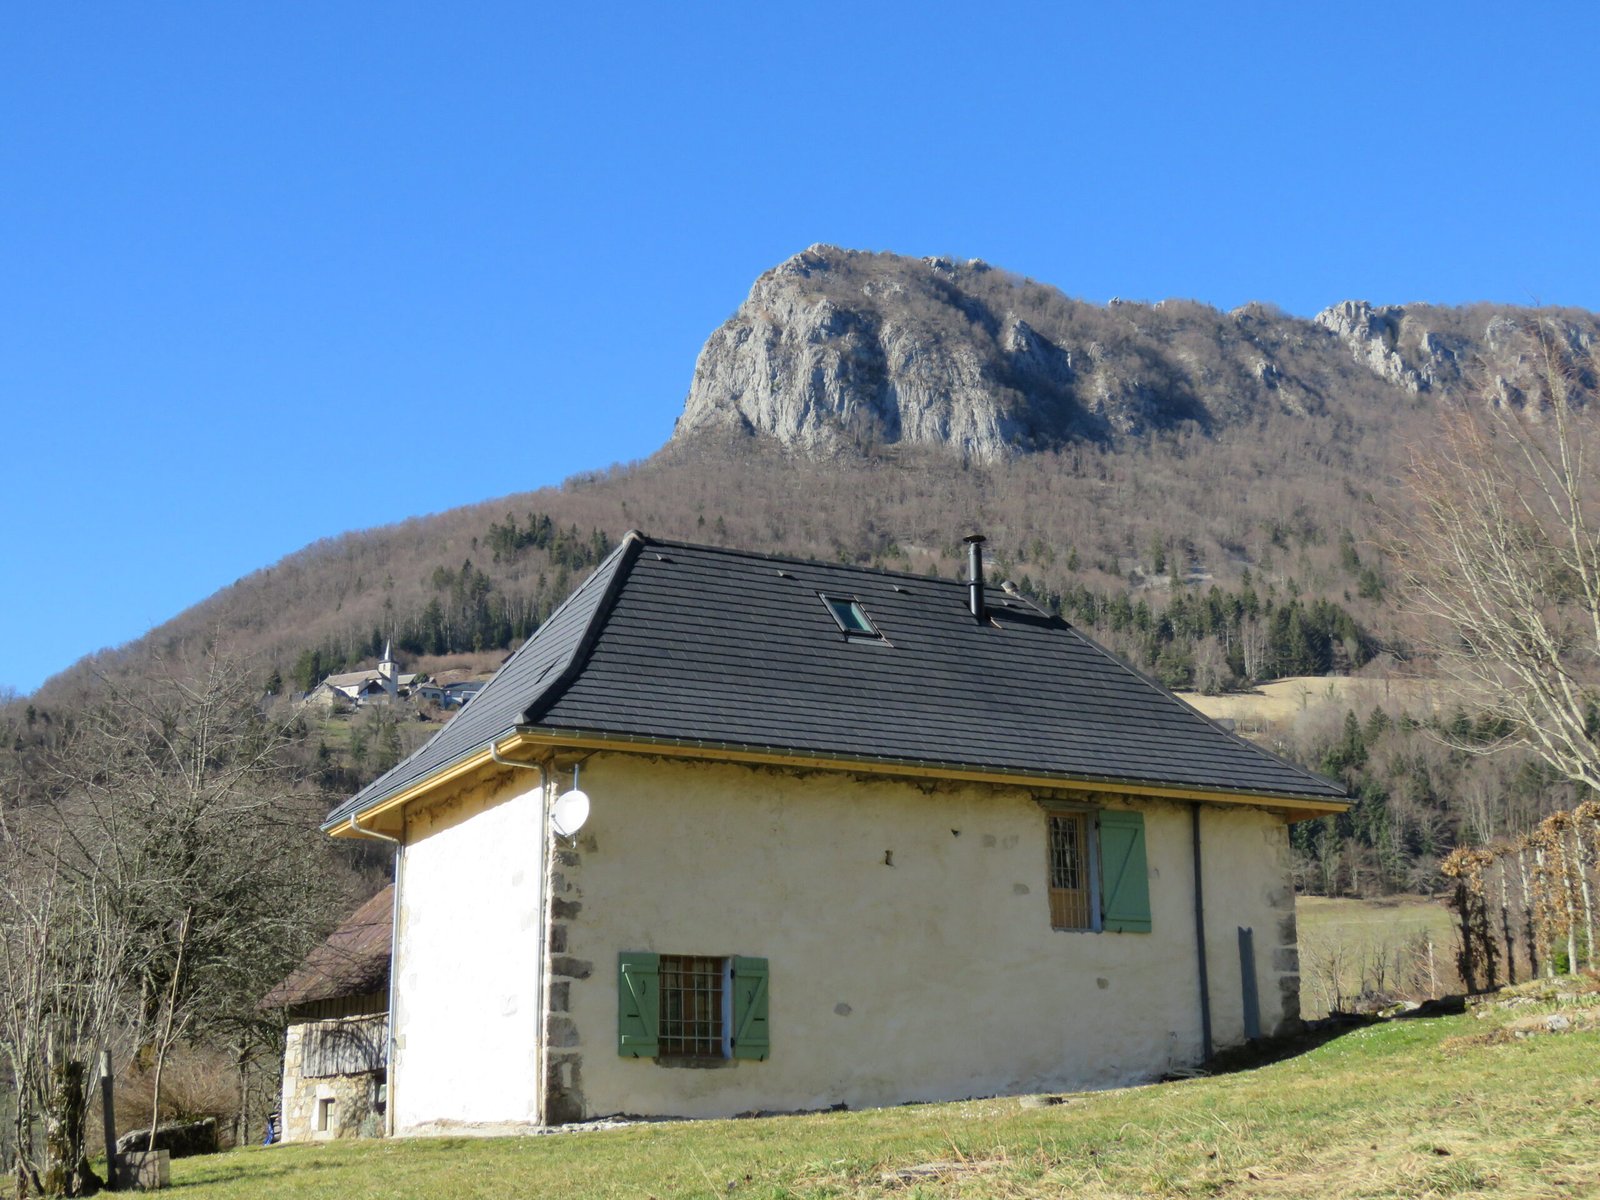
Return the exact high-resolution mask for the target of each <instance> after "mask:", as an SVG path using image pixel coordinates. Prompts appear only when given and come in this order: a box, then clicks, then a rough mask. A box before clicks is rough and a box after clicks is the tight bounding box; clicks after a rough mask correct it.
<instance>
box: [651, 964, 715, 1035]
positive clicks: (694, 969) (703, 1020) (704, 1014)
mask: <svg viewBox="0 0 1600 1200" xmlns="http://www.w3.org/2000/svg"><path fill="white" fill-rule="evenodd" d="M659 972H660V975H659V978H660V985H659V986H660V997H661V1001H660V1003H661V1025H660V1030H659V1035H658V1036H659V1046H660V1051H659V1053H660V1057H662V1058H726V1057H727V1056H728V1036H727V1030H728V1019H727V996H728V992H727V987H726V980H727V976H728V960H727V959H725V958H702V957H696V956H692V955H686V954H663V955H662V956H661V965H660V968H659Z"/></svg>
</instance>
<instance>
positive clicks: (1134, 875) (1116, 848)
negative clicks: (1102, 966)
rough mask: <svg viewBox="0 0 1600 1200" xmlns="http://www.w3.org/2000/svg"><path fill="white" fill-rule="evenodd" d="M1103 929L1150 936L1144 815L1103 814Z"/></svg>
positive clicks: (1101, 849)
mask: <svg viewBox="0 0 1600 1200" xmlns="http://www.w3.org/2000/svg"><path fill="white" fill-rule="evenodd" d="M1100 914H1101V928H1103V929H1106V930H1109V931H1110V932H1112V933H1149V932H1150V869H1149V868H1148V867H1147V866H1146V865H1145V858H1144V814H1143V813H1136V812H1113V811H1110V810H1107V811H1104V812H1102V813H1101V814H1100Z"/></svg>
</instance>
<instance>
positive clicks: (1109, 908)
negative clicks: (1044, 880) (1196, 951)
mask: <svg viewBox="0 0 1600 1200" xmlns="http://www.w3.org/2000/svg"><path fill="white" fill-rule="evenodd" d="M1044 805H1045V811H1046V812H1047V813H1048V814H1049V815H1048V819H1049V822H1050V824H1049V830H1050V880H1049V883H1050V889H1049V891H1050V928H1052V929H1072V930H1088V931H1092V932H1095V933H1149V932H1150V926H1151V918H1150V869H1149V865H1148V862H1147V860H1146V857H1145V846H1144V814H1143V813H1141V812H1136V811H1132V810H1128V809H1115V808H1098V809H1089V808H1080V807H1078V806H1077V805H1071V806H1068V805H1065V804H1056V803H1053V802H1051V801H1044Z"/></svg>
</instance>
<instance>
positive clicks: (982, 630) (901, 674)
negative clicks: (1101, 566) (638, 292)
mask: <svg viewBox="0 0 1600 1200" xmlns="http://www.w3.org/2000/svg"><path fill="white" fill-rule="evenodd" d="M824 597H829V598H832V599H834V600H851V599H853V600H855V601H858V602H859V604H860V606H861V609H862V610H863V611H864V613H865V615H866V617H867V619H868V620H869V621H870V623H871V625H872V626H873V627H874V628H875V629H876V631H877V632H878V633H880V634H881V635H882V636H881V637H876V636H861V635H857V636H850V635H849V634H847V632H846V631H845V628H844V627H843V626H842V625H841V623H840V620H841V618H839V617H837V616H835V614H834V612H833V611H832V610H831V609H830V606H829V605H828V603H826V601H825V600H824ZM988 616H989V618H990V619H989V620H987V621H985V622H982V623H980V622H978V621H976V620H975V619H974V618H973V615H972V613H971V612H970V610H969V608H968V593H967V586H966V584H964V583H961V582H957V581H954V580H948V579H936V578H928V577H924V576H915V575H901V574H894V573H890V572H885V571H877V570H870V569H866V568H862V567H852V566H844V565H840V564H837V563H818V562H808V561H803V560H798V559H791V558H780V557H775V556H772V555H765V554H755V553H749V552H744V551H737V550H727V549H722V548H718V547H712V546H696V545H689V544H685V543H680V542H670V541H661V540H658V539H655V538H648V537H645V536H644V535H642V534H638V533H633V534H630V535H629V536H628V537H627V538H625V539H624V541H623V543H622V544H621V545H620V546H619V547H618V548H617V550H616V551H615V552H613V553H612V554H611V555H610V557H608V558H607V559H606V560H605V561H604V562H603V563H601V564H600V566H599V567H598V568H596V570H595V572H594V574H593V575H591V576H590V577H589V578H588V579H587V580H586V581H585V582H584V583H583V585H582V586H581V587H579V588H578V590H577V591H576V592H574V593H573V595H572V596H571V597H570V598H569V599H568V601H567V602H566V604H564V605H563V606H562V607H561V608H560V609H558V610H557V611H556V612H555V613H554V614H553V615H552V616H551V618H550V619H549V620H548V621H546V622H545V624H544V625H543V626H542V627H541V628H540V629H539V631H538V632H537V633H536V634H535V635H534V636H533V637H532V638H530V639H529V640H528V641H527V643H526V644H524V645H523V647H522V648H521V649H520V650H518V651H517V652H516V653H515V654H514V655H512V657H511V658H510V659H509V660H508V661H507V663H506V665H505V666H504V667H502V668H501V670H500V672H499V674H497V675H496V676H495V677H494V679H493V680H492V681H490V683H489V685H488V686H487V687H486V688H484V690H483V691H482V692H481V693H479V695H478V697H477V698H476V699H475V700H473V702H472V703H471V704H470V705H468V706H467V708H466V709H465V710H464V711H463V712H462V714H461V715H460V716H458V717H457V718H456V719H455V720H454V721H452V722H451V723H450V724H449V725H447V726H445V728H444V729H443V730H441V731H440V733H439V734H437V735H436V736H435V737H434V738H433V739H432V740H431V741H429V742H428V743H426V744H425V745H423V746H422V747H421V748H420V749H419V750H417V751H416V752H415V753H414V754H412V755H411V756H410V757H409V758H407V759H405V760H404V761H402V762H401V763H400V764H399V765H397V766H396V767H395V768H394V769H393V770H391V771H389V772H388V773H387V774H386V775H384V776H382V777H381V778H379V779H378V780H376V781H375V782H373V783H372V784H370V785H369V786H368V787H366V788H365V789H363V790H362V791H361V792H360V793H358V794H357V795H356V796H354V797H352V798H351V799H350V800H349V801H347V802H346V803H344V804H342V805H340V806H339V807H338V808H336V809H334V811H333V812H332V813H330V814H329V817H328V821H327V823H326V824H325V826H324V827H325V828H331V827H332V826H334V825H336V824H338V823H340V822H342V821H344V820H346V819H347V818H348V817H349V816H350V815H351V814H355V813H361V812H364V811H366V810H367V809H369V808H372V807H374V806H376V805H378V804H381V803H382V802H384V801H385V800H386V799H389V798H390V797H393V796H395V795H397V794H399V793H400V792H402V791H405V790H406V789H408V788H410V787H412V786H413V785H416V784H418V783H420V782H422V781H423V780H425V779H427V778H428V777H429V776H430V775H433V774H434V773H436V772H439V771H441V770H443V769H445V768H447V767H449V766H451V765H452V764H454V763H457V762H459V761H461V760H462V759H463V758H465V757H467V756H469V755H471V754H473V753H475V752H477V751H480V750H482V749H483V748H484V747H486V746H488V745H490V744H491V743H493V742H496V741H498V740H499V739H500V738H501V737H503V736H504V735H506V734H509V733H512V732H514V731H517V730H519V729H532V730H535V731H543V732H552V733H566V732H570V733H572V734H573V735H574V736H578V735H582V736H588V737H598V736H606V737H610V738H614V739H622V740H627V741H630V742H637V743H639V744H640V745H641V748H648V745H649V744H650V743H656V744H668V743H672V744H680V745H681V744H684V743H693V744H694V745H696V746H701V747H727V748H744V749H751V750H761V751H771V752H785V753H790V754H795V755H812V756H816V757H823V758H829V759H834V760H856V761H873V762H878V763H882V762H886V761H887V762H893V763H906V764H926V765H935V766H939V767H948V768H951V769H952V770H954V769H960V770H965V771H991V772H999V773H1008V774H1018V775H1026V776H1033V777H1056V778H1063V779H1070V780H1077V781H1088V782H1104V783H1106V784H1107V785H1108V786H1114V785H1116V784H1119V783H1120V784H1123V785H1126V786H1133V785H1139V786H1142V787H1150V788H1156V789H1171V790H1175V791H1177V790H1185V789H1187V790H1198V791H1214V792H1227V793H1241V794H1245V795H1258V796H1262V797H1277V798H1284V799H1289V798H1303V799H1312V800H1316V801H1319V802H1320V801H1331V802H1333V806H1334V808H1335V809H1336V808H1337V806H1338V802H1339V801H1341V800H1342V799H1343V798H1344V796H1345V792H1344V789H1343V788H1342V787H1340V786H1339V785H1338V784H1336V783H1333V782H1331V781H1330V780H1327V779H1324V778H1323V777H1321V776H1319V775H1315V774H1313V773H1311V772H1309V771H1306V770H1304V769H1302V768H1300V767H1298V766H1295V765H1294V764H1292V763H1289V762H1287V761H1285V760H1283V759H1281V758H1278V757H1277V756H1275V755H1273V754H1270V753H1268V752H1267V751H1265V750H1263V749H1261V748H1260V747H1258V746H1255V745H1253V744H1251V743H1250V742H1247V741H1245V740H1244V739H1242V738H1239V737H1236V736H1234V735H1233V734H1232V733H1229V732H1227V731H1225V730H1223V729H1222V728H1221V727H1220V726H1218V725H1216V724H1215V723H1213V722H1212V721H1210V720H1208V719H1207V718H1205V717H1203V716H1201V715H1200V714H1199V713H1197V712H1196V711H1195V710H1194V709H1192V708H1190V707H1189V706H1188V705H1186V704H1184V703H1183V702H1182V701H1180V700H1179V699H1177V697H1175V696H1173V695H1172V694H1171V693H1170V692H1167V691H1166V690H1164V689H1163V688H1161V687H1160V686H1158V685H1157V684H1155V683H1154V682H1152V681H1151V680H1150V679H1148V678H1146V677H1145V676H1143V675H1141V674H1140V673H1138V672H1137V671H1135V670H1133V669H1132V668H1131V667H1129V666H1127V665H1126V664H1125V663H1123V662H1122V661H1120V660H1119V659H1117V658H1116V657H1115V656H1113V655H1112V654H1110V653H1109V652H1107V651H1106V650H1104V649H1102V648H1101V647H1100V646H1099V645H1097V644H1096V643H1094V642H1093V641H1091V640H1090V639H1089V638H1087V637H1085V636H1084V635H1083V634H1081V633H1080V632H1078V630H1076V629H1075V628H1073V627H1072V626H1071V625H1069V624H1068V623H1067V622H1066V621H1064V620H1062V619H1061V618H1060V617H1057V616H1050V615H1047V614H1044V613H1042V612H1040V611H1039V610H1037V609H1035V608H1034V607H1033V606H1032V605H1030V604H1028V603H1027V602H1026V601H1024V600H1022V599H1021V598H1020V597H1015V596H1009V595H1005V594H1002V593H1001V592H1000V590H999V589H998V588H993V589H991V590H990V592H989V601H988ZM846 619H848V613H847V614H846Z"/></svg>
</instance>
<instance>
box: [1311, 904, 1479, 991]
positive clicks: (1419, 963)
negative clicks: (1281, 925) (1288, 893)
mask: <svg viewBox="0 0 1600 1200" xmlns="http://www.w3.org/2000/svg"><path fill="white" fill-rule="evenodd" d="M1295 915H1296V918H1297V921H1298V925H1299V931H1300V1005H1301V1012H1302V1014H1303V1015H1304V1016H1306V1017H1320V1016H1324V1015H1326V1014H1327V1013H1328V1012H1330V1011H1333V1010H1335V1009H1342V1010H1344V1011H1349V1010H1350V1008H1351V1006H1352V1005H1353V1004H1354V1003H1355V1002H1356V1000H1357V999H1358V998H1359V997H1361V996H1362V995H1363V994H1364V993H1366V994H1371V993H1374V992H1384V993H1387V994H1390V995H1396V996H1405V997H1408V998H1425V997H1428V996H1440V995H1446V994H1449V993H1452V992H1459V991H1460V990H1461V980H1460V978H1459V976H1458V975H1457V972H1456V961H1455V959H1456V929H1455V923H1454V918H1453V917H1452V916H1451V913H1450V910H1449V909H1448V908H1447V907H1446V906H1445V904H1444V902H1443V901H1442V900H1433V899H1430V898H1428V897H1426V896H1388V897H1383V898H1381V899H1377V900H1329V899H1325V898H1323V897H1319V896H1301V897H1300V898H1299V899H1298V900H1296V901H1295Z"/></svg>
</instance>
